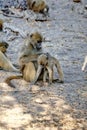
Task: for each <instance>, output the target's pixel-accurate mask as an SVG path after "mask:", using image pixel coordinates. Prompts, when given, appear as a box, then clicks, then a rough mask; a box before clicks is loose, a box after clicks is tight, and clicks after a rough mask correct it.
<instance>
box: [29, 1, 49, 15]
mask: <svg viewBox="0 0 87 130" xmlns="http://www.w3.org/2000/svg"><path fill="white" fill-rule="evenodd" d="M27 4H28V6H29V9H31V10H33V11H34V12H38V13H42V14H43V15H44V16H46V15H48V11H49V7H48V5H47V4H46V1H45V0H27Z"/></svg>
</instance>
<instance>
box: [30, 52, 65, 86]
mask: <svg viewBox="0 0 87 130" xmlns="http://www.w3.org/2000/svg"><path fill="white" fill-rule="evenodd" d="M37 62H38V69H37V72H36V76H35V79H34V81H33V82H32V83H31V84H35V82H36V81H37V80H38V78H39V76H40V74H41V73H42V71H44V74H43V81H44V82H45V81H46V79H47V77H48V76H49V83H52V81H53V80H54V79H53V74H54V70H53V67H54V66H56V68H57V72H58V73H59V82H60V83H63V82H64V76H63V71H62V68H61V66H60V63H59V61H58V60H57V59H56V58H54V57H52V56H51V55H50V54H49V53H46V54H42V55H40V56H39V57H38V59H37Z"/></svg>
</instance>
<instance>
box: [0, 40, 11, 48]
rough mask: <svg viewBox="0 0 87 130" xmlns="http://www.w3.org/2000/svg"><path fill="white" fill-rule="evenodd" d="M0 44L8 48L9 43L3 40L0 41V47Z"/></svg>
mask: <svg viewBox="0 0 87 130" xmlns="http://www.w3.org/2000/svg"><path fill="white" fill-rule="evenodd" d="M1 46H5V47H6V48H8V46H9V45H8V43H7V42H4V41H3V42H0V47H1Z"/></svg>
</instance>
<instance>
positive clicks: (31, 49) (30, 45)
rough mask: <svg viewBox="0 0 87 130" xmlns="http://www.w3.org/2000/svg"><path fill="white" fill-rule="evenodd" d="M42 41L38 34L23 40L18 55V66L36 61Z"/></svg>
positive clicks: (40, 51) (35, 33) (40, 50)
mask: <svg viewBox="0 0 87 130" xmlns="http://www.w3.org/2000/svg"><path fill="white" fill-rule="evenodd" d="M42 41H44V38H43V36H42V35H41V34H40V33H39V32H34V33H32V34H30V36H28V37H27V38H26V39H25V41H24V45H23V47H22V48H21V51H20V55H19V64H20V66H22V65H23V64H25V63H28V62H29V61H33V60H34V61H35V60H36V61H37V57H38V55H40V54H42Z"/></svg>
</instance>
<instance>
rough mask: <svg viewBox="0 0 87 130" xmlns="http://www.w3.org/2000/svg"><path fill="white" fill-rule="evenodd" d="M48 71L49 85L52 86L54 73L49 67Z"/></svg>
mask: <svg viewBox="0 0 87 130" xmlns="http://www.w3.org/2000/svg"><path fill="white" fill-rule="evenodd" d="M47 70H48V73H49V83H50V84H51V83H52V81H53V71H52V69H51V68H50V67H48V66H47Z"/></svg>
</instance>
